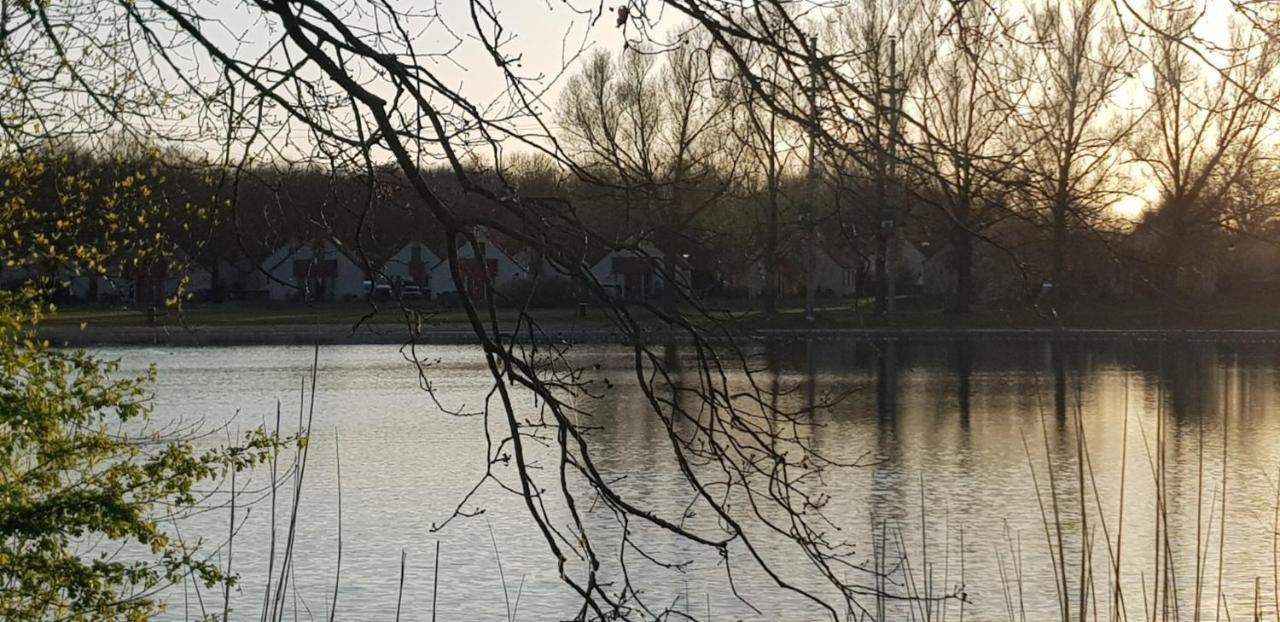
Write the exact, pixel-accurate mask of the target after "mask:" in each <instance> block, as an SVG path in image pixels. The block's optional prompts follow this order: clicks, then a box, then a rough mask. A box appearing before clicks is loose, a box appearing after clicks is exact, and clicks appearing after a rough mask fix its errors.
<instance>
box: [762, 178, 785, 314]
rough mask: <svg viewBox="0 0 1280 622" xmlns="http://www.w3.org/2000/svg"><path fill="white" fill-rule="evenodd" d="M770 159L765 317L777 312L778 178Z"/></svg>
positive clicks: (766, 236) (765, 242) (765, 256)
mask: <svg viewBox="0 0 1280 622" xmlns="http://www.w3.org/2000/svg"><path fill="white" fill-rule="evenodd" d="M772 164H773V161H772V159H770V165H771V166H770V171H769V208H768V209H769V218H768V222H767V230H766V231H765V238H764V266H765V268H764V296H763V297H762V298H761V303H762V304H763V306H764V313H765V315H774V314H776V313H777V312H778V290H779V285H778V227H779V220H780V218H779V214H778V177H777V174H776V173H775V172H774V171H773V168H772Z"/></svg>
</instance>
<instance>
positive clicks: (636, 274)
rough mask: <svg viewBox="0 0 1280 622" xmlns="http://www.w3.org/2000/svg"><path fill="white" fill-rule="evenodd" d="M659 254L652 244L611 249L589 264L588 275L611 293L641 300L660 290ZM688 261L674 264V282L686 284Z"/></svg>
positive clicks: (644, 243) (661, 271) (661, 263)
mask: <svg viewBox="0 0 1280 622" xmlns="http://www.w3.org/2000/svg"><path fill="white" fill-rule="evenodd" d="M663 261H664V258H663V256H662V253H661V252H659V251H658V249H657V248H656V247H654V245H653V244H650V243H649V242H641V243H640V244H639V245H638V246H637V247H634V248H624V249H621V250H611V251H609V252H608V253H606V254H605V255H604V256H603V257H601V258H600V260H599V261H597V262H596V263H595V265H593V266H592V267H591V275H592V276H593V277H595V279H596V281H599V283H600V285H601V286H602V287H604V288H605V289H606V290H608V291H609V292H610V293H611V294H612V295H614V296H616V297H618V298H623V299H626V300H643V299H645V298H649V297H652V296H655V295H657V293H658V292H659V291H661V290H662V274H663ZM689 278H690V270H689V264H688V263H687V262H685V261H683V260H680V261H679V262H678V263H677V264H676V284H677V285H678V286H680V287H685V288H687V287H689Z"/></svg>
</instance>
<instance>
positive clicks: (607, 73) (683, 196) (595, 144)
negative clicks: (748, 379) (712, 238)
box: [559, 35, 729, 313]
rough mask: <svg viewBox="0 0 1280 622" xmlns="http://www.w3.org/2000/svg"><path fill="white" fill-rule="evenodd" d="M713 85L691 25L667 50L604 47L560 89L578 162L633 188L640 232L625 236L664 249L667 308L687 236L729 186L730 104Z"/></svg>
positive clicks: (563, 122)
mask: <svg viewBox="0 0 1280 622" xmlns="http://www.w3.org/2000/svg"><path fill="white" fill-rule="evenodd" d="M712 87H713V82H712V63H711V57H710V51H709V49H708V48H707V46H706V45H705V43H702V44H700V43H699V42H698V40H696V39H695V38H693V37H692V36H690V35H686V36H684V37H681V38H680V40H679V42H678V43H677V44H676V45H675V46H674V47H673V48H672V49H670V50H667V51H665V52H663V53H661V54H657V53H655V52H653V51H647V50H644V49H637V48H627V49H625V50H623V51H622V52H620V53H619V54H618V55H617V56H616V57H611V56H609V55H608V54H607V53H604V52H597V53H595V54H594V55H592V56H591V57H590V58H589V59H588V60H587V63H586V66H585V67H584V68H583V70H582V72H581V73H579V74H577V75H575V76H573V77H572V78H571V79H570V80H569V81H568V83H566V85H565V90H564V92H563V94H562V96H561V104H560V121H559V125H560V127H561V128H562V129H563V132H564V142H565V144H566V145H567V146H568V148H569V149H570V150H571V155H572V157H573V158H574V160H575V162H578V163H579V164H580V166H581V167H582V168H583V169H585V170H586V171H589V172H591V173H593V174H594V175H595V176H596V177H597V178H598V179H599V180H601V181H605V182H606V183H612V184H615V185H617V186H618V188H619V189H620V191H621V192H622V193H623V194H624V200H625V202H626V204H627V206H628V208H627V209H628V213H629V214H630V217H629V220H631V219H634V226H635V227H636V228H638V231H639V232H640V233H639V234H637V235H633V236H631V239H629V240H625V243H627V244H631V245H636V244H638V243H639V242H641V241H644V240H648V241H650V242H652V243H654V244H655V246H656V247H657V249H658V251H659V253H661V255H662V258H661V260H662V261H661V264H662V274H661V277H662V281H663V288H662V308H663V310H664V311H665V312H667V313H675V312H676V310H677V302H678V300H679V298H678V292H679V291H680V287H679V284H678V283H677V281H678V279H679V276H678V274H679V271H678V266H679V265H680V263H681V261H682V260H681V257H680V255H681V244H680V242H681V238H682V236H684V235H685V234H686V232H687V230H688V229H689V228H690V227H691V225H692V224H693V222H694V221H695V219H696V218H697V217H698V216H699V215H700V214H701V213H703V212H704V210H705V209H706V208H707V207H708V206H710V205H711V204H712V203H713V202H714V201H716V200H718V199H719V198H720V197H721V196H722V195H723V194H724V192H725V191H726V190H727V184H726V183H725V182H724V179H725V175H724V172H725V169H726V167H725V166H723V165H725V164H726V162H727V159H726V156H727V154H726V152H725V151H724V149H723V147H724V146H725V144H724V142H723V140H722V139H723V136H721V135H719V133H718V130H719V129H720V128H721V127H722V124H723V123H724V121H725V120H726V116H722V114H723V113H724V112H725V110H726V109H727V107H728V105H729V104H728V100H726V99H725V98H722V97H718V96H717V95H716V94H715V93H714V92H713V88H712ZM633 206H634V207H633ZM617 242H623V241H617Z"/></svg>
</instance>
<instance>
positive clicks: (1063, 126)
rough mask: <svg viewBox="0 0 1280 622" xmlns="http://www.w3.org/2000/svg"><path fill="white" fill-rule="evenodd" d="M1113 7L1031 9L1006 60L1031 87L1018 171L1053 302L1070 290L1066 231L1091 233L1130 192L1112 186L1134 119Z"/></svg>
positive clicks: (1078, 3) (1080, 4) (1086, 3)
mask: <svg viewBox="0 0 1280 622" xmlns="http://www.w3.org/2000/svg"><path fill="white" fill-rule="evenodd" d="M1111 7H1112V5H1111V4H1109V3H1107V2H1103V1H1102V0H1045V1H1042V2H1037V3H1034V4H1031V5H1030V6H1029V7H1028V10H1029V14H1030V15H1029V19H1028V20H1027V32H1026V35H1027V36H1026V37H1025V39H1026V41H1025V44H1024V45H1020V46H1017V48H1015V49H1013V50H1012V53H1011V54H1010V55H1009V60H1010V61H1011V62H1013V63H1016V65H1017V71H1018V76H1019V77H1020V78H1021V79H1022V80H1024V81H1026V86H1027V89H1028V91H1029V96H1028V97H1027V100H1026V104H1025V106H1024V107H1023V108H1022V111H1021V112H1022V114H1020V115H1019V116H1018V117H1017V119H1018V122H1019V124H1020V131H1021V132H1023V133H1024V134H1023V135H1024V136H1025V140H1026V143H1027V144H1028V145H1029V146H1030V148H1029V149H1028V150H1027V152H1026V154H1025V155H1026V160H1025V163H1024V164H1023V166H1025V168H1026V169H1027V172H1028V173H1029V175H1030V178H1031V180H1032V183H1031V184H1030V187H1029V190H1030V198H1031V202H1032V204H1033V207H1034V208H1035V216H1036V217H1037V220H1039V219H1040V217H1041V215H1043V222H1045V225H1046V228H1047V229H1048V230H1049V232H1050V235H1049V239H1050V245H1049V248H1050V251H1049V254H1050V260H1049V263H1050V268H1049V275H1050V279H1051V282H1052V284H1053V288H1054V292H1055V294H1056V295H1058V296H1063V295H1067V294H1068V292H1069V291H1070V289H1071V288H1072V287H1073V281H1072V277H1071V274H1070V266H1069V264H1068V258H1069V257H1070V256H1071V252H1070V248H1069V242H1070V239H1071V234H1072V232H1073V231H1076V230H1087V229H1090V228H1092V227H1094V226H1095V225H1096V224H1097V223H1098V219H1099V218H1100V217H1102V216H1104V215H1105V213H1106V211H1107V210H1108V209H1109V208H1110V207H1111V206H1112V205H1114V203H1115V202H1116V201H1117V200H1119V199H1120V198H1121V197H1122V196H1123V193H1124V192H1125V191H1126V190H1127V189H1126V188H1125V187H1124V186H1123V185H1122V184H1120V183H1118V182H1117V180H1119V179H1122V178H1123V176H1122V175H1120V174H1119V173H1120V171H1119V169H1120V167H1121V165H1122V163H1123V159H1124V155H1123V150H1124V149H1125V147H1126V146H1127V145H1126V144H1125V140H1126V138H1127V136H1128V134H1129V132H1130V130H1131V128H1132V126H1133V123H1134V115H1133V114H1131V113H1130V111H1128V110H1127V109H1125V108H1124V107H1123V106H1122V105H1121V104H1120V103H1119V102H1118V100H1119V94H1120V92H1121V90H1122V89H1123V88H1124V87H1125V85H1126V83H1127V82H1128V81H1129V76H1131V75H1133V65H1134V62H1133V59H1132V57H1131V56H1130V54H1129V48H1128V46H1127V45H1126V44H1125V41H1124V38H1123V36H1122V34H1121V32H1120V24H1119V21H1118V16H1117V15H1116V14H1115V12H1114V11H1113V10H1111Z"/></svg>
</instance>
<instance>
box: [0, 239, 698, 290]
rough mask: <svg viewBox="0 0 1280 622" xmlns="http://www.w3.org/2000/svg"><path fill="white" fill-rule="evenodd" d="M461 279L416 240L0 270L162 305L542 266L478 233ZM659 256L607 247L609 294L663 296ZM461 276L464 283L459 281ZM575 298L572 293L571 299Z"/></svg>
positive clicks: (597, 269) (9, 279)
mask: <svg viewBox="0 0 1280 622" xmlns="http://www.w3.org/2000/svg"><path fill="white" fill-rule="evenodd" d="M457 255H458V266H457V270H458V273H459V277H460V279H459V281H460V283H459V284H455V280H454V278H453V275H452V274H451V268H450V265H449V262H448V261H446V260H445V259H443V258H442V257H441V256H440V254H437V252H436V251H434V250H433V249H432V248H431V246H430V245H428V244H426V243H423V242H410V243H407V244H405V245H404V246H403V247H402V248H400V250H399V251H397V252H396V253H394V254H393V255H392V256H390V257H389V258H387V259H385V260H382V261H377V262H376V263H375V262H374V261H372V260H370V259H368V258H365V257H362V255H361V253H358V252H354V251H353V250H351V249H349V248H348V247H346V246H344V245H342V244H340V243H338V242H336V241H335V240H333V239H329V238H322V239H317V240H308V241H305V242H298V243H293V244H288V245H285V246H282V247H280V248H278V249H276V250H275V251H274V252H272V253H270V254H269V255H268V256H267V257H266V258H265V259H263V260H262V261H260V262H254V261H252V260H250V259H248V258H246V257H243V256H241V257H236V258H234V259H220V260H218V261H217V263H216V264H214V265H209V266H204V265H199V264H197V263H195V262H184V263H190V264H191V265H190V266H188V267H187V269H185V270H183V271H182V274H174V273H169V271H167V270H165V269H163V268H160V269H135V270H132V271H128V272H125V271H121V273H119V274H115V275H103V276H89V275H78V274H74V273H71V272H69V271H66V270H63V269H57V268H49V267H23V268H9V269H5V270H0V287H4V288H13V287H15V286H17V285H19V284H21V283H22V282H25V281H27V280H29V279H32V278H42V279H46V280H48V281H50V282H52V283H55V284H57V286H58V289H59V295H60V296H61V298H62V299H63V300H67V301H80V302H120V303H132V304H139V305H144V304H158V303H160V302H161V301H163V300H164V299H167V298H170V297H172V296H174V295H176V294H177V293H178V292H179V291H180V290H181V291H184V292H186V293H189V294H192V295H194V296H197V297H207V298H217V299H241V300H262V301H278V302H286V301H304V300H305V301H311V302H333V301H354V300H364V299H366V298H369V297H370V296H372V295H374V294H375V293H376V292H377V291H379V290H385V291H388V292H395V293H403V292H405V291H407V290H408V289H409V288H412V290H413V291H414V292H415V295H418V296H421V297H423V298H447V297H450V296H456V295H457V294H458V293H460V292H459V291H458V290H459V289H461V290H463V291H465V292H466V293H467V294H469V295H471V296H473V297H478V296H480V295H483V292H484V290H485V288H486V286H488V285H490V284H493V285H494V286H497V287H499V288H501V287H504V286H507V285H510V284H513V283H517V282H519V281H521V280H524V279H527V278H528V277H530V276H531V275H533V274H534V273H536V272H540V271H541V270H539V269H538V268H536V267H534V266H535V265H536V264H540V263H541V262H538V261H535V258H534V257H533V256H532V254H531V253H529V252H527V251H525V250H520V249H512V248H510V247H508V246H506V245H503V244H501V243H499V242H496V241H494V240H491V239H488V238H487V237H486V236H484V235H482V234H480V235H477V236H476V241H475V243H470V242H468V243H465V244H462V245H460V246H459V247H458V249H457ZM661 261H662V260H661V258H660V254H659V253H658V252H657V250H656V249H655V248H653V247H652V245H649V244H647V243H644V244H640V245H639V246H637V247H633V248H628V249H623V250H609V249H603V254H602V255H601V256H599V257H598V258H596V260H595V261H594V263H593V264H592V268H591V273H592V275H593V276H594V278H595V279H596V280H597V282H599V283H600V285H601V286H602V287H603V288H604V289H605V291H607V292H609V293H610V294H611V295H614V296H617V297H620V298H627V299H643V298H651V297H653V296H656V295H657V294H658V293H659V292H660V291H661V288H662V269H661V265H662V263H661ZM679 265H680V269H679V270H678V271H677V279H679V280H681V281H682V282H684V283H687V282H688V281H689V278H690V269H689V267H688V265H687V263H685V262H681V263H680V264H679ZM459 285H460V287H459ZM566 302H568V301H566Z"/></svg>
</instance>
